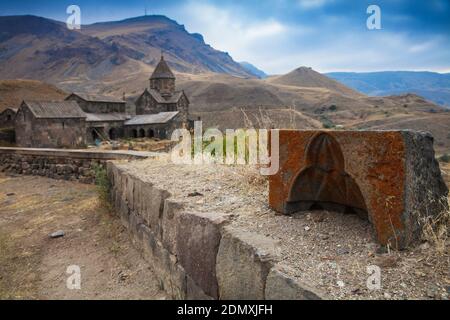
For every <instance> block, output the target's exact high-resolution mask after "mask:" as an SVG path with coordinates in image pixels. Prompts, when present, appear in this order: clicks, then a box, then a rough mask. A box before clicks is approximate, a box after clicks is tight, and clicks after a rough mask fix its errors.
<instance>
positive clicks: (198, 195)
mask: <svg viewBox="0 0 450 320" xmlns="http://www.w3.org/2000/svg"><path fill="white" fill-rule="evenodd" d="M188 197H203V194H201V193H200V192H197V191H195V192H191V193H189V194H188Z"/></svg>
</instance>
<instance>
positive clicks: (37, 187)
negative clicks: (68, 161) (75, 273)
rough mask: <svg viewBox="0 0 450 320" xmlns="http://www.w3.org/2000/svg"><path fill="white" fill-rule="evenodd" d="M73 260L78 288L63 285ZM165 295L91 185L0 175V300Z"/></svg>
mask: <svg viewBox="0 0 450 320" xmlns="http://www.w3.org/2000/svg"><path fill="white" fill-rule="evenodd" d="M58 230H63V231H64V232H65V236H64V237H62V238H58V239H51V238H50V237H49V234H50V233H52V232H55V231H58ZM72 265H76V266H79V267H80V271H81V289H80V290H70V289H68V288H67V285H66V282H67V279H68V277H69V276H70V274H67V273H66V271H67V268H68V267H69V266H72ZM165 298H166V296H165V294H164V293H163V292H162V291H161V290H160V286H159V283H158V281H157V280H156V278H155V276H154V275H153V273H152V271H151V270H150V269H149V268H148V265H147V263H146V262H145V261H144V260H143V259H142V258H141V256H140V254H139V252H138V251H137V250H136V249H135V248H134V247H133V246H132V245H131V240H130V238H129V236H128V233H127V232H126V230H125V229H124V228H123V227H122V226H121V224H120V221H119V220H118V219H117V218H116V217H115V216H113V215H111V214H110V212H109V210H108V209H107V208H106V207H105V206H104V205H103V204H102V202H101V201H100V200H99V198H98V194H97V192H96V188H95V187H94V186H88V185H81V184H78V183H74V182H67V181H55V180H51V179H46V178H40V177H25V176H16V177H13V176H7V175H4V174H0V299H165Z"/></svg>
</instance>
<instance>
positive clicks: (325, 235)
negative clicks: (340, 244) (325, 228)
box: [319, 233, 330, 240]
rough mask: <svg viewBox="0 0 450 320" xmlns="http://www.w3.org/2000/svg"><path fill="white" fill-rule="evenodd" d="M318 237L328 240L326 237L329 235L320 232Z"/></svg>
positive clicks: (328, 237)
mask: <svg viewBox="0 0 450 320" xmlns="http://www.w3.org/2000/svg"><path fill="white" fill-rule="evenodd" d="M319 238H320V239H322V240H328V239H330V236H328V235H327V234H323V233H322V234H320V235H319Z"/></svg>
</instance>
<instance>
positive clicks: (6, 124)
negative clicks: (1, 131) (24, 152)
mask: <svg viewBox="0 0 450 320" xmlns="http://www.w3.org/2000/svg"><path fill="white" fill-rule="evenodd" d="M16 113H17V109H13V108H7V109H5V110H3V111H2V112H1V113H0V128H14V119H15V117H16Z"/></svg>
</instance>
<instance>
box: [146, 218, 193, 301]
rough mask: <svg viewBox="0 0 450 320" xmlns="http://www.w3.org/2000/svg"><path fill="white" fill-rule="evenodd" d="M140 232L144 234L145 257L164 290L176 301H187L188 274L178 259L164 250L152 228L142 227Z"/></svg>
mask: <svg viewBox="0 0 450 320" xmlns="http://www.w3.org/2000/svg"><path fill="white" fill-rule="evenodd" d="M139 232H140V233H141V234H142V242H143V246H144V257H145V259H146V260H147V261H148V262H149V263H150V265H151V267H152V269H153V270H154V271H155V274H156V275H157V276H158V277H159V279H160V281H161V283H162V284H163V286H164V290H165V291H166V292H167V293H169V294H170V295H171V296H172V298H174V299H185V298H186V292H187V288H186V272H185V271H184V269H183V267H182V266H180V265H179V264H178V263H177V258H176V257H175V256H174V255H171V254H170V252H169V251H167V250H166V249H165V248H164V246H163V244H162V243H161V242H160V241H159V240H158V239H157V238H156V236H155V234H154V233H153V231H152V230H151V229H150V228H148V227H147V226H145V225H141V226H140V231H139Z"/></svg>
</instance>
